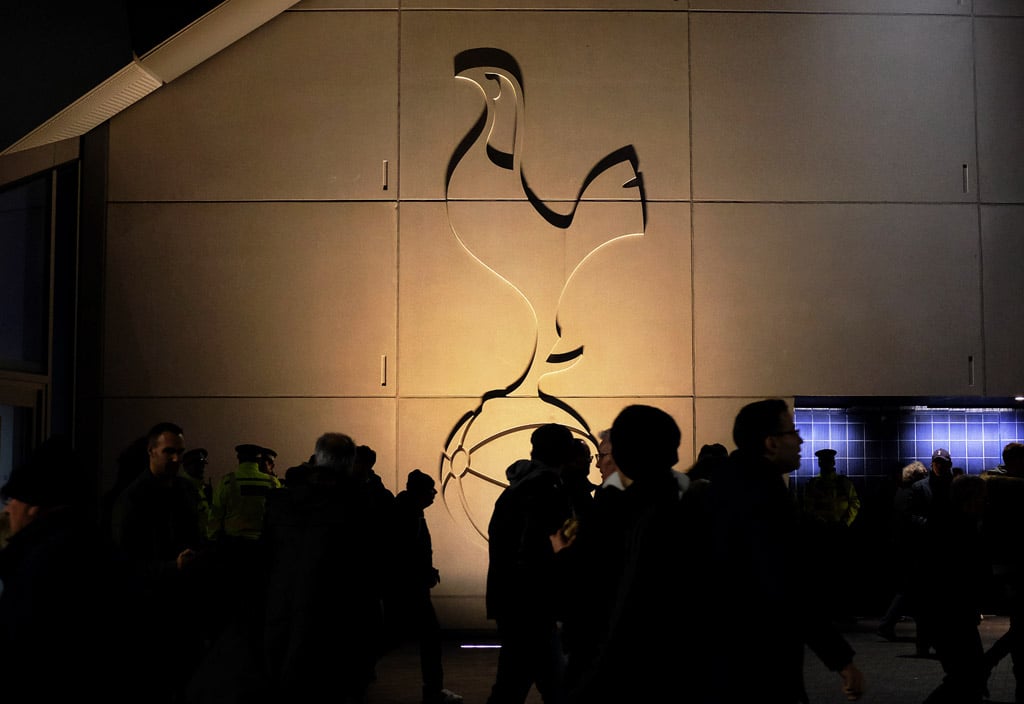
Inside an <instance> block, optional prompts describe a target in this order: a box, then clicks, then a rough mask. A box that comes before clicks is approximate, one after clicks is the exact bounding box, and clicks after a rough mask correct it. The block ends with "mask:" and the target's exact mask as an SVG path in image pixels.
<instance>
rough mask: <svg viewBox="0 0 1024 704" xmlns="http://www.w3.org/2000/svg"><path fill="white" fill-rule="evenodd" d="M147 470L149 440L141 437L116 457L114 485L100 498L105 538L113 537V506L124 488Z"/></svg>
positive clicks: (101, 527)
mask: <svg viewBox="0 0 1024 704" xmlns="http://www.w3.org/2000/svg"><path fill="white" fill-rule="evenodd" d="M147 469H149V438H148V437H146V436H145V435H141V436H139V437H137V438H135V439H134V440H132V441H131V442H130V443H129V444H128V445H127V446H125V447H124V448H122V450H121V452H120V453H119V454H118V456H117V474H116V476H115V477H114V484H113V486H111V487H110V488H109V489H108V490H107V491H106V492H104V494H103V496H102V497H100V516H99V521H100V532H101V533H102V534H103V536H104V537H105V538H107V539H108V540H111V539H112V537H113V516H114V504H115V502H116V501H117V497H118V496H120V495H121V492H122V491H124V489H125V487H127V486H128V485H129V484H131V483H132V482H133V481H135V479H136V478H138V476H139V475H140V474H142V473H143V472H145V471H146V470H147Z"/></svg>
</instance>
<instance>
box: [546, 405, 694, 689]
mask: <svg viewBox="0 0 1024 704" xmlns="http://www.w3.org/2000/svg"><path fill="white" fill-rule="evenodd" d="M680 437H681V436H680V431H679V427H678V425H677V424H676V422H675V420H674V419H673V418H672V417H671V416H670V415H669V414H667V413H666V412H664V411H663V410H661V409H659V408H655V407H653V406H646V405H631V406H627V407H626V408H624V409H623V410H622V411H621V412H620V413H619V414H618V416H617V417H616V418H615V421H614V422H613V424H612V428H611V434H610V441H611V452H612V456H613V458H614V460H615V464H616V465H617V466H618V468H619V471H620V472H621V473H622V474H623V475H625V476H627V477H628V478H629V480H630V481H629V484H628V487H627V488H625V489H624V490H622V500H621V501H620V502H618V504H617V505H616V506H614V507H612V509H611V513H600V511H601V510H602V509H596V513H595V517H594V519H593V521H592V522H590V523H588V522H586V521H585V522H583V523H582V524H581V526H580V529H579V534H578V538H577V541H576V543H575V544H573V545H569V546H567V547H566V548H565V550H564V552H565V553H566V554H567V556H568V555H571V553H572V551H573V550H575V549H577V548H581V547H583V546H584V545H585V544H586V542H587V540H588V539H590V538H591V537H592V536H591V534H590V533H591V530H592V529H593V528H596V529H597V530H598V532H599V536H600V538H601V539H602V540H603V543H604V544H603V545H602V546H600V548H599V549H598V550H597V551H592V552H591V554H590V556H589V557H590V558H592V559H596V560H597V561H598V563H597V565H596V566H595V567H596V571H594V572H591V568H589V567H584V569H585V571H586V572H587V573H589V574H596V575H602V574H603V576H602V580H603V581H602V583H595V584H591V585H586V586H585V588H586V589H592V590H595V591H600V592H601V593H602V594H604V598H603V599H602V600H601V601H600V602H594V603H591V604H590V606H591V608H593V609H594V610H595V611H597V612H598V613H597V614H596V615H597V616H598V617H599V618H600V621H601V623H600V624H599V628H598V630H597V631H596V632H592V633H590V634H588V637H591V638H596V640H597V652H596V653H595V654H593V655H592V657H591V661H590V662H589V663H586V666H585V671H584V672H582V673H581V674H580V675H579V677H578V679H574V681H573V684H574V687H573V689H572V690H571V693H570V700H571V701H573V702H579V703H580V704H584V703H586V704H604V703H606V702H607V703H608V704H612V703H613V702H628V701H638V702H641V701H642V702H647V701H701V699H700V697H701V696H703V694H704V686H705V685H706V683H707V680H706V677H705V673H706V671H707V663H706V661H705V659H704V658H705V657H706V655H707V654H708V650H707V647H706V646H707V642H706V639H707V634H708V631H707V628H706V625H707V624H706V622H704V621H703V620H702V618H701V614H700V613H699V612H695V611H694V610H692V609H688V608H686V607H685V606H684V605H685V604H688V603H690V602H691V599H692V596H693V594H694V593H695V592H693V591H691V590H690V588H689V586H688V585H696V584H699V582H700V580H701V579H703V578H704V575H705V569H706V567H707V563H706V560H705V558H704V556H702V555H700V554H698V553H699V552H700V551H701V550H703V546H705V545H706V543H705V542H704V541H702V540H695V533H696V532H697V531H698V530H700V529H702V528H703V526H700V525H698V524H696V523H690V522H689V521H690V519H694V520H695V521H699V519H700V514H697V513H694V512H691V511H689V510H688V508H687V505H686V495H685V493H684V494H683V496H682V497H680V493H679V489H680V487H679V483H678V481H677V478H676V476H675V474H674V473H673V471H672V468H673V466H674V465H675V464H676V463H677V462H678V460H679V454H678V448H679V442H680ZM602 491H603V490H602ZM611 491H618V490H611ZM596 501H597V504H598V505H599V506H600V504H601V501H602V500H601V499H600V498H598V499H597V500H596ZM602 508H603V507H602ZM560 554H561V553H560ZM691 570H692V571H691ZM580 586H581V587H583V585H580ZM573 596H582V595H573ZM652 639H653V640H655V641H661V640H663V639H665V640H670V641H671V643H672V647H670V648H665V647H653V648H644V647H642V646H641V645H640V644H642V643H644V642H645V641H649V640H652ZM569 657H570V661H572V659H573V651H572V650H571V649H570V655H569Z"/></svg>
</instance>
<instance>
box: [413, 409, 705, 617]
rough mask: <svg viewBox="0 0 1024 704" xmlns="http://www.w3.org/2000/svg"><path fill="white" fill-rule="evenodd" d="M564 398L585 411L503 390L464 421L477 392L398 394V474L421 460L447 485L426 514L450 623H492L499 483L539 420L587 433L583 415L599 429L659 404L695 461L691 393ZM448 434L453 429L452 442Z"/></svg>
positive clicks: (526, 447)
mask: <svg viewBox="0 0 1024 704" xmlns="http://www.w3.org/2000/svg"><path fill="white" fill-rule="evenodd" d="M564 400H565V401H566V403H567V405H568V406H569V407H571V408H573V409H574V410H575V411H576V413H577V415H578V416H579V418H576V417H573V416H571V415H569V414H567V413H566V412H565V411H564V410H562V409H560V408H558V407H555V406H552V405H550V404H546V403H544V402H542V401H540V400H538V399H526V398H497V399H491V400H489V401H487V402H486V403H484V404H483V406H482V407H480V413H479V415H477V416H476V417H475V418H474V419H473V421H472V422H471V423H469V424H468V425H465V424H460V423H459V421H460V419H462V418H463V416H464V414H466V413H471V412H473V411H474V410H476V409H477V408H478V406H479V401H478V400H476V399H408V398H406V399H402V400H400V401H399V417H398V427H399V431H398V435H399V445H398V451H399V454H398V466H399V468H400V470H399V475H400V477H404V476H405V475H406V474H407V473H408V471H409V470H411V469H413V468H417V467H418V468H420V469H422V470H423V471H424V472H428V473H430V474H431V475H432V476H434V477H435V479H437V480H438V486H439V488H442V489H443V491H442V492H441V493H439V494H438V498H437V501H436V502H435V503H434V505H433V506H431V507H430V508H429V509H427V511H426V518H427V521H428V523H429V525H430V533H431V538H432V539H433V546H434V563H435V565H436V566H437V567H438V569H440V570H441V583H440V584H439V585H438V586H437V587H436V588H435V589H434V591H433V592H432V596H433V598H434V603H435V607H436V608H437V610H438V615H439V617H440V619H441V622H442V624H443V625H444V626H445V627H447V628H485V627H488V626H489V625H490V626H493V624H488V623H487V622H486V618H485V614H484V604H483V596H484V592H485V579H486V576H487V543H486V540H485V539H484V537H483V536H484V535H486V532H487V523H488V522H489V520H490V515H491V510H492V508H493V506H494V502H495V500H496V499H497V498H498V495H499V494H500V492H501V486H500V485H501V484H503V483H504V482H505V468H506V467H508V466H509V465H510V464H512V463H513V462H515V461H516V460H518V459H522V458H527V457H529V454H530V433H532V432H533V430H534V428H535V427H536V426H538V425H541V424H543V423H563V424H566V425H569V426H570V427H572V428H574V429H575V431H576V433H577V435H578V436H580V437H583V434H584V433H585V432H586V431H585V429H584V425H583V424H582V423H580V422H579V419H580V418H582V419H583V420H584V421H585V423H586V425H588V426H589V427H590V429H591V430H592V431H593V434H594V435H597V433H598V432H599V431H600V430H601V429H602V428H605V427H608V426H610V425H611V423H612V421H613V420H614V419H615V416H616V415H617V414H618V413H619V411H620V410H622V408H623V407H625V406H626V405H628V404H629V403H644V404H648V405H653V406H658V407H659V408H662V409H664V410H665V411H666V412H668V413H670V414H671V415H672V416H673V417H674V418H675V419H676V422H677V423H678V424H679V427H680V430H681V432H682V437H683V440H682V443H681V445H680V449H679V455H680V458H681V460H680V465H679V466H680V467H681V468H683V467H685V466H688V465H689V463H690V462H691V461H692V457H693V433H692V427H693V400H692V399H690V398H653V399H652V398H648V399H589V398H588V399H564ZM453 433H454V435H453ZM449 435H453V440H451V441H450V442H449V441H448V437H449ZM460 441H461V445H460ZM446 445H447V447H446ZM460 446H461V447H462V448H463V449H461V450H460V449H459V448H460ZM446 457H447V458H450V459H444V458H446ZM598 477H599V475H598V474H597V471H596V467H595V468H594V469H593V470H592V473H591V479H592V480H593V481H597V480H598ZM446 480H447V481H446Z"/></svg>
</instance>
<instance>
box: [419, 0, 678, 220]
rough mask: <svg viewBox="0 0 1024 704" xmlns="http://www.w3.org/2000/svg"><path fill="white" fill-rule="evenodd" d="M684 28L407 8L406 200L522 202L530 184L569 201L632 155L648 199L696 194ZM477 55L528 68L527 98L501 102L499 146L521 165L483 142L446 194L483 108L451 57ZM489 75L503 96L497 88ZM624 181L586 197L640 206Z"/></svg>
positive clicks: (628, 18)
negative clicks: (496, 155)
mask: <svg viewBox="0 0 1024 704" xmlns="http://www.w3.org/2000/svg"><path fill="white" fill-rule="evenodd" d="M686 21H687V20H686V14H685V13H629V14H626V13H617V12H606V13H600V12H595V13H571V12H568V13H566V12H511V13H510V12H498V13H494V12H408V13H403V15H402V69H401V72H402V81H401V90H402V115H403V120H402V138H401V144H402V147H401V148H402V183H401V189H402V190H401V193H402V198H403V199H422V198H429V199H440V198H445V197H446V196H448V197H452V198H475V199H480V198H483V199H523V198H524V197H525V196H524V188H523V185H522V178H525V179H526V181H527V183H528V185H529V188H530V189H532V190H533V192H534V193H536V195H537V197H538V198H540V199H542V200H570V201H571V200H573V199H575V198H576V197H577V194H578V193H579V192H580V190H581V188H583V186H584V182H585V179H586V177H587V176H588V174H589V173H590V172H591V171H592V170H593V169H595V167H597V166H598V164H599V163H600V162H601V161H602V160H603V159H604V158H605V157H606V156H608V155H609V154H611V153H613V152H615V151H617V150H619V149H621V148H623V147H629V146H632V147H633V148H634V149H635V152H636V154H637V157H638V160H639V169H640V171H641V172H642V173H643V175H644V184H645V187H646V189H647V196H648V197H649V198H675V199H685V198H688V197H689V171H688V166H687V160H686V155H687V152H688V141H687V140H688V132H689V126H688V107H687V93H688V87H687V70H686V65H687V64H686V61H687V58H686V57H687V39H686V37H687V33H686ZM567 37H572V41H571V42H569V41H566V38H567ZM478 47H496V48H498V49H501V50H504V51H505V52H507V53H508V54H510V55H511V56H512V57H514V58H515V61H516V62H517V63H518V66H519V69H520V73H521V77H522V82H523V85H522V87H521V89H520V90H519V92H518V93H516V92H515V91H514V90H513V88H512V87H511V84H510V83H508V84H504V85H505V90H504V93H503V97H502V99H500V100H498V101H497V102H496V103H492V105H493V106H495V110H496V118H495V122H494V126H495V129H494V132H493V135H494V136H493V139H492V142H493V144H494V145H495V146H497V147H499V148H502V149H504V151H506V152H515V153H517V154H521V157H517V158H516V160H515V163H514V164H513V168H512V169H504V168H499V167H497V166H495V165H494V164H493V163H492V162H491V161H489V160H487V159H486V157H485V155H484V144H483V142H484V141H485V140H481V139H478V140H476V141H475V142H474V143H473V145H472V146H471V147H470V148H469V150H468V152H467V153H466V154H465V155H464V157H463V158H462V159H461V160H460V161H459V164H458V168H457V169H456V170H455V173H454V174H453V177H452V181H451V188H450V189H448V190H447V191H446V185H447V180H446V169H447V167H448V163H449V160H450V159H451V158H452V156H453V154H454V153H455V151H456V148H457V146H458V145H459V143H460V141H461V140H462V139H463V137H464V136H466V135H467V134H468V133H469V132H470V131H471V128H472V127H473V125H474V123H475V122H476V120H477V118H478V117H479V116H480V114H481V112H482V110H483V109H484V107H485V99H484V94H483V92H482V89H480V88H478V87H477V84H475V83H473V82H471V81H470V80H463V79H456V78H455V77H454V58H455V56H456V55H457V54H459V53H460V52H462V51H464V50H468V49H474V48H478ZM653 47H657V51H654V50H653ZM474 75H476V74H474ZM481 75H482V74H481ZM479 80H480V82H481V83H482V84H485V85H487V86H488V90H490V91H491V92H492V93H495V90H494V87H495V86H496V85H497V83H496V82H495V81H491V80H487V79H484V78H482V77H481V78H479ZM515 95H518V96H520V101H519V104H518V105H519V107H522V108H523V109H522V111H521V114H520V116H519V117H518V118H517V117H516V109H517V104H516V102H515V101H514V100H513V98H512V96H515ZM516 124H518V129H515V130H513V126H514V125H516ZM513 132H514V133H515V138H517V139H520V140H521V142H520V143H519V146H518V147H513V146H511V145H512V144H513V142H514V141H515V140H514V138H513V137H512V135H513ZM505 145H508V146H505ZM621 166H622V165H621V164H620V167H621ZM624 173H626V170H625V169H624V168H615V169H611V170H609V171H608V172H606V173H604V174H603V177H601V178H598V179H596V180H595V181H594V182H593V183H590V184H589V186H587V187H586V188H585V189H584V191H583V194H582V195H583V197H584V198H627V199H628V198H632V192H631V189H627V190H626V191H625V192H624V191H623V188H622V182H623V180H622V177H621V175H622V174H624ZM631 175H632V174H630V173H626V176H625V177H626V178H628V177H630V176H631ZM560 207H561V206H560ZM563 209H564V208H563Z"/></svg>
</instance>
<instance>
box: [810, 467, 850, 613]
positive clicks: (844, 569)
mask: <svg viewBox="0 0 1024 704" xmlns="http://www.w3.org/2000/svg"><path fill="white" fill-rule="evenodd" d="M814 456H815V457H816V458H817V459H818V476H816V477H812V478H811V479H810V481H808V482H807V486H806V487H805V488H804V496H803V502H802V503H803V510H804V514H805V515H806V516H807V518H808V520H810V521H811V523H812V524H813V529H812V530H809V531H808V532H809V534H810V538H811V541H812V542H811V544H810V545H809V546H808V549H807V558H806V559H808V560H810V561H812V562H818V563H819V564H820V565H821V568H822V570H823V571H824V572H825V579H826V580H827V582H828V584H829V586H830V591H831V598H830V603H831V604H832V606H833V609H834V613H835V617H836V618H837V619H839V620H840V621H845V622H849V621H851V620H853V618H854V617H853V616H851V614H850V613H849V608H850V601H851V597H852V596H853V594H852V593H851V589H850V587H851V584H852V582H853V580H854V579H855V578H856V576H857V567H856V566H857V560H856V559H854V557H853V547H854V546H853V541H852V539H851V537H850V524H851V523H853V521H854V519H855V518H856V517H857V512H858V511H859V510H860V497H859V496H858V495H857V489H856V487H854V485H853V482H852V481H850V478H849V477H846V476H843V475H842V474H839V473H838V472H836V451H835V450H833V449H831V448H826V449H822V450H818V451H817V452H815V453H814Z"/></svg>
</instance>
